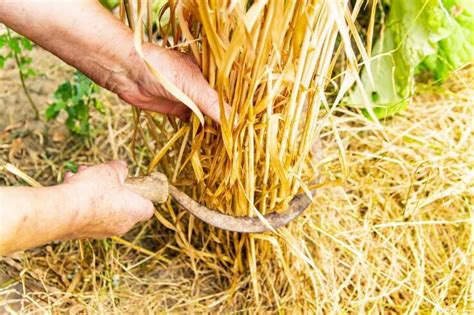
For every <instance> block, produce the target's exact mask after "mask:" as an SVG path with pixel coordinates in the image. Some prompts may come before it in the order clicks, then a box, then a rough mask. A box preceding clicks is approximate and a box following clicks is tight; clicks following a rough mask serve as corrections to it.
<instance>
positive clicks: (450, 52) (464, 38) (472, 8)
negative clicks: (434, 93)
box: [420, 0, 474, 82]
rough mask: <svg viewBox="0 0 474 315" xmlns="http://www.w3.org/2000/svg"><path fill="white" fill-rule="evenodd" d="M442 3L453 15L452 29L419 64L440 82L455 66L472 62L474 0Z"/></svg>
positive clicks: (451, 0)
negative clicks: (433, 51)
mask: <svg viewBox="0 0 474 315" xmlns="http://www.w3.org/2000/svg"><path fill="white" fill-rule="evenodd" d="M443 4H444V6H445V8H446V10H447V11H448V12H449V13H450V15H451V16H452V17H453V31H452V32H451V34H450V35H449V36H448V37H447V38H445V39H443V40H441V41H440V42H439V43H438V47H437V50H436V52H435V53H433V54H431V55H429V56H428V57H426V59H425V60H424V61H423V63H422V64H421V66H420V68H421V69H422V70H427V71H430V72H431V73H432V74H433V76H434V78H435V79H436V80H439V81H440V82H443V81H445V80H446V79H447V78H448V77H449V76H450V74H451V73H452V72H453V71H454V70H456V69H457V68H460V67H462V66H464V65H466V64H468V63H470V62H474V1H472V0H443Z"/></svg>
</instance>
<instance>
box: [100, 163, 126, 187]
mask: <svg viewBox="0 0 474 315" xmlns="http://www.w3.org/2000/svg"><path fill="white" fill-rule="evenodd" d="M105 165H107V166H110V167H112V168H113V169H114V170H115V171H116V172H117V174H118V176H119V179H120V182H121V183H122V184H123V183H124V182H125V180H126V179H127V176H128V168H127V163H126V162H125V161H122V160H113V161H110V162H108V163H106V164H105Z"/></svg>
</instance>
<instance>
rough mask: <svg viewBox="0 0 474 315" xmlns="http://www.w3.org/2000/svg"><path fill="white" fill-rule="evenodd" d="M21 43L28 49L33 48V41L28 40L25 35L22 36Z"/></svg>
mask: <svg viewBox="0 0 474 315" xmlns="http://www.w3.org/2000/svg"><path fill="white" fill-rule="evenodd" d="M21 45H22V46H23V47H24V48H25V49H26V50H32V49H33V43H32V42H31V41H30V40H28V39H27V38H25V37H22V38H21Z"/></svg>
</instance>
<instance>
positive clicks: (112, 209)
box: [63, 161, 154, 238]
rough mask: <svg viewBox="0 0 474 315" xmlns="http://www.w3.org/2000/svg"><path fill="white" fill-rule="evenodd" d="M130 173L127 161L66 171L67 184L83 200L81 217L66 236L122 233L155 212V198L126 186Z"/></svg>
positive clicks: (103, 236) (87, 236) (97, 235)
mask: <svg viewBox="0 0 474 315" xmlns="http://www.w3.org/2000/svg"><path fill="white" fill-rule="evenodd" d="M127 174H128V170H127V166H126V164H125V162H123V161H112V162H109V163H104V164H100V165H96V166H91V167H86V166H80V167H79V170H78V173H76V174H73V173H70V172H68V173H66V174H65V176H64V184H63V185H64V186H65V187H67V188H68V191H69V192H70V193H71V194H73V195H75V197H76V198H77V199H78V203H79V204H80V206H79V209H78V216H77V220H76V222H74V223H73V225H74V226H73V227H69V228H68V231H69V232H68V233H66V238H105V237H109V236H114V235H122V234H124V233H126V232H127V231H128V230H130V229H131V228H132V227H133V226H134V225H135V224H136V223H137V222H140V221H145V220H147V219H149V218H150V217H151V216H152V215H153V211H154V207H153V204H152V203H151V201H149V200H147V199H144V198H142V197H141V196H139V195H138V194H136V193H134V192H132V191H131V190H129V189H128V188H126V187H125V186H124V182H125V179H126V178H127Z"/></svg>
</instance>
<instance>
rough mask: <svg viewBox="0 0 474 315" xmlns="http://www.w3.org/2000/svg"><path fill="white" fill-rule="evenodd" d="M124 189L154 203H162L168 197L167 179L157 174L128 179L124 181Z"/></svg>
mask: <svg viewBox="0 0 474 315" xmlns="http://www.w3.org/2000/svg"><path fill="white" fill-rule="evenodd" d="M125 187H127V188H128V189H130V190H132V191H133V192H135V193H137V194H139V195H140V196H142V197H143V198H146V199H149V200H151V201H152V202H154V203H164V202H165V201H166V200H167V199H168V196H169V188H168V178H167V177H166V175H164V174H162V173H159V172H155V173H151V174H150V175H147V176H138V177H129V178H127V179H126V180H125Z"/></svg>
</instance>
